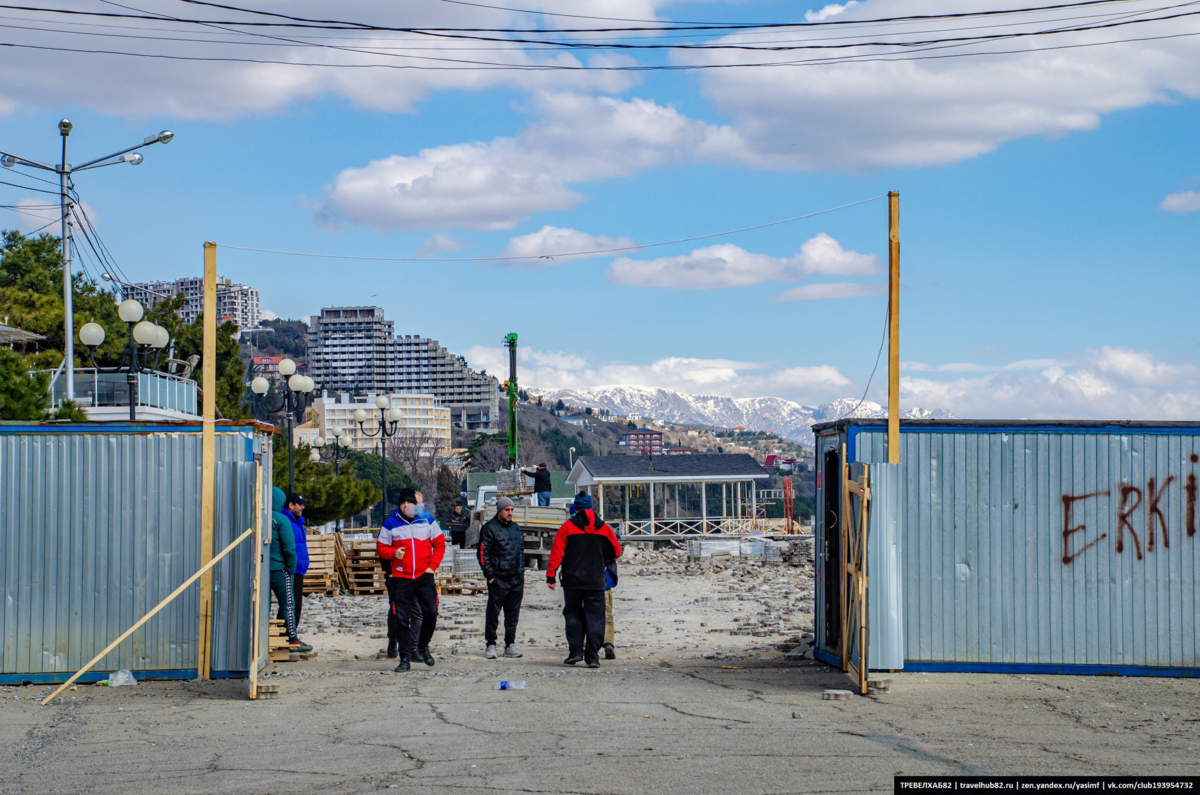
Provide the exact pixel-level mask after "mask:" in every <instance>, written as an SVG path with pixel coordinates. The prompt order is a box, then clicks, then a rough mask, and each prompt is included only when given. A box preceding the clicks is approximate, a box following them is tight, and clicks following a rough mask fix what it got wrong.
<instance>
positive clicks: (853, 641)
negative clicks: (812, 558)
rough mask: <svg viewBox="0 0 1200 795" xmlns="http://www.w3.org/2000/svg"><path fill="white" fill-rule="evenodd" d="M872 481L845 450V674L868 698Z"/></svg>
mask: <svg viewBox="0 0 1200 795" xmlns="http://www.w3.org/2000/svg"><path fill="white" fill-rule="evenodd" d="M870 510H871V481H870V472H869V471H868V467H867V465H866V464H847V463H846V448H845V445H843V446H842V511H841V513H842V517H841V518H842V521H841V525H842V535H841V542H842V544H841V546H842V549H841V559H842V560H841V563H842V573H841V579H842V593H841V603H842V638H841V640H842V643H841V647H842V670H843V671H847V672H848V673H849V674H850V676H851V678H852V679H853V680H854V684H855V686H856V687H857V688H858V692H859V693H860V694H862V695H866V694H867V673H868V668H867V640H868V638H867V528H868V527H870V520H869V519H870Z"/></svg>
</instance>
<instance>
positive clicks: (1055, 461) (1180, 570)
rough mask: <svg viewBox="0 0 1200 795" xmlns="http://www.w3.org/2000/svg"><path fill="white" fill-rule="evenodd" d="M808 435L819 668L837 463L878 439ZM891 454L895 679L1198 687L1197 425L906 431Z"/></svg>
mask: <svg viewBox="0 0 1200 795" xmlns="http://www.w3.org/2000/svg"><path fill="white" fill-rule="evenodd" d="M814 430H815V431H816V433H817V449H816V455H817V469H818V476H817V487H818V493H817V506H818V510H817V513H818V516H817V523H816V535H817V545H818V546H817V558H818V560H817V569H818V578H819V579H818V582H819V583H820V584H821V586H819V587H818V589H817V590H818V599H817V640H818V647H819V648H821V649H823V650H824V653H825V654H829V653H830V652H831V651H832V650H833V649H835V648H836V638H835V637H834V634H835V631H833V630H831V628H830V627H829V625H828V619H827V616H828V615H830V614H832V613H834V612H836V608H837V605H836V600H837V597H836V595H835V593H834V590H833V589H830V588H827V587H823V586H824V584H825V581H826V580H827V579H828V576H827V575H829V573H830V572H831V571H832V567H831V564H830V558H831V557H832V555H831V553H832V551H833V549H834V546H835V545H836V539H833V538H831V537H829V529H832V526H833V522H834V521H835V515H834V514H835V513H836V508H835V505H834V504H833V503H831V502H830V500H833V501H834V502H836V499H837V491H838V488H839V486H838V484H837V472H838V469H837V467H839V466H840V463H839V462H840V456H841V451H842V449H843V445H845V452H846V458H847V460H848V461H850V462H852V463H854V462H857V463H867V464H875V463H881V462H885V461H886V460H887V452H886V443H887V442H886V440H887V429H886V425H885V424H884V423H883V422H882V421H878V420H877V421H872V420H849V421H846V420H842V421H839V422H837V423H831V424H826V425H820V426H817V427H816V428H815V429H814ZM900 453H901V455H900V458H901V463H900V467H901V470H902V481H903V485H902V489H901V491H902V494H901V507H900V510H901V511H902V516H901V522H900V525H901V528H902V529H901V535H902V544H901V551H900V555H901V559H902V574H901V577H902V580H903V583H902V593H903V605H902V610H903V631H904V669H905V670H960V671H961V670H967V671H1010V672H1011V671H1022V672H1027V671H1041V672H1063V673H1118V674H1161V675H1174V676H1195V675H1198V674H1200V662H1198V658H1200V649H1198V643H1200V640H1198V634H1200V633H1198V632H1197V628H1198V627H1197V622H1198V619H1200V613H1198V610H1200V537H1197V536H1196V524H1197V519H1196V494H1197V480H1196V478H1197V474H1198V473H1200V423H1141V422H1122V423H1101V422H1025V421H1022V422H970V421H907V422H903V423H902V424H901V438H900ZM827 525H829V528H828V529H827Z"/></svg>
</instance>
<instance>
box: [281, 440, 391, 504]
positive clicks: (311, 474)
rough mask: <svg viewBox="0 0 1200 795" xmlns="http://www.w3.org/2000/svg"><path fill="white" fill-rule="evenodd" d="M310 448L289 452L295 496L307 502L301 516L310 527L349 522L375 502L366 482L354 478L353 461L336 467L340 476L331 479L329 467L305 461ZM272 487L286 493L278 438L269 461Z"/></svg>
mask: <svg viewBox="0 0 1200 795" xmlns="http://www.w3.org/2000/svg"><path fill="white" fill-rule="evenodd" d="M311 452H312V448H311V447H309V446H308V445H306V444H301V445H299V446H297V447H296V449H295V451H293V456H294V458H293V465H294V467H295V480H296V492H297V493H298V494H300V495H301V496H303V497H304V498H305V499H306V500H308V505H306V506H305V508H304V515H305V517H306V518H307V519H308V523H309V524H312V525H320V524H325V523H326V522H333V521H337V520H338V519H349V518H350V517H352V516H355V515H356V514H360V513H362V512H363V511H364V510H365V509H366V507H367V506H368V505H370V504H371V503H374V502H378V501H379V497H380V492H379V489H377V488H376V487H375V486H374V485H373V484H372V483H371V482H370V481H368V480H360V479H359V478H358V477H356V473H355V467H354V461H353V460H352V459H347V460H345V461H342V462H341V464H340V470H341V474H340V475H338V476H334V474H333V464H331V463H328V462H325V461H319V462H314V461H311V460H310V459H309V455H310V454H311ZM272 468H273V470H274V481H275V485H276V486H278V487H279V488H281V489H283V490H284V491H287V490H288V453H287V446H286V444H285V443H284V437H283V435H282V434H276V435H275V451H274V455H273V458H272Z"/></svg>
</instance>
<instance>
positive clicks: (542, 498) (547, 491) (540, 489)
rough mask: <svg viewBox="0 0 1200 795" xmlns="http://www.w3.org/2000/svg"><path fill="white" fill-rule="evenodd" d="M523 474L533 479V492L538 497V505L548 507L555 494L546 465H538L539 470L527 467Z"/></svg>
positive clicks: (522, 471)
mask: <svg viewBox="0 0 1200 795" xmlns="http://www.w3.org/2000/svg"><path fill="white" fill-rule="evenodd" d="M521 473H522V474H524V475H528V476H529V477H531V478H533V492H534V494H536V495H537V501H538V505H540V506H543V507H545V506H548V505H549V504H550V497H551V495H553V493H554V486H553V485H551V483H550V470H549V469H546V465H545V464H538V465H537V469H534V468H533V467H526V468H525V469H522V470H521Z"/></svg>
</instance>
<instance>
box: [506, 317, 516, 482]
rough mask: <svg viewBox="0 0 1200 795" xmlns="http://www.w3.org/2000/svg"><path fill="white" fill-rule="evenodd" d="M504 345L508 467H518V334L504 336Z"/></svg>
mask: <svg viewBox="0 0 1200 795" xmlns="http://www.w3.org/2000/svg"><path fill="white" fill-rule="evenodd" d="M504 347H506V348H508V380H507V381H505V382H504V388H505V389H506V390H508V468H509V469H516V468H517V335H516V334H509V335H507V336H506V337H505V338H504Z"/></svg>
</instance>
